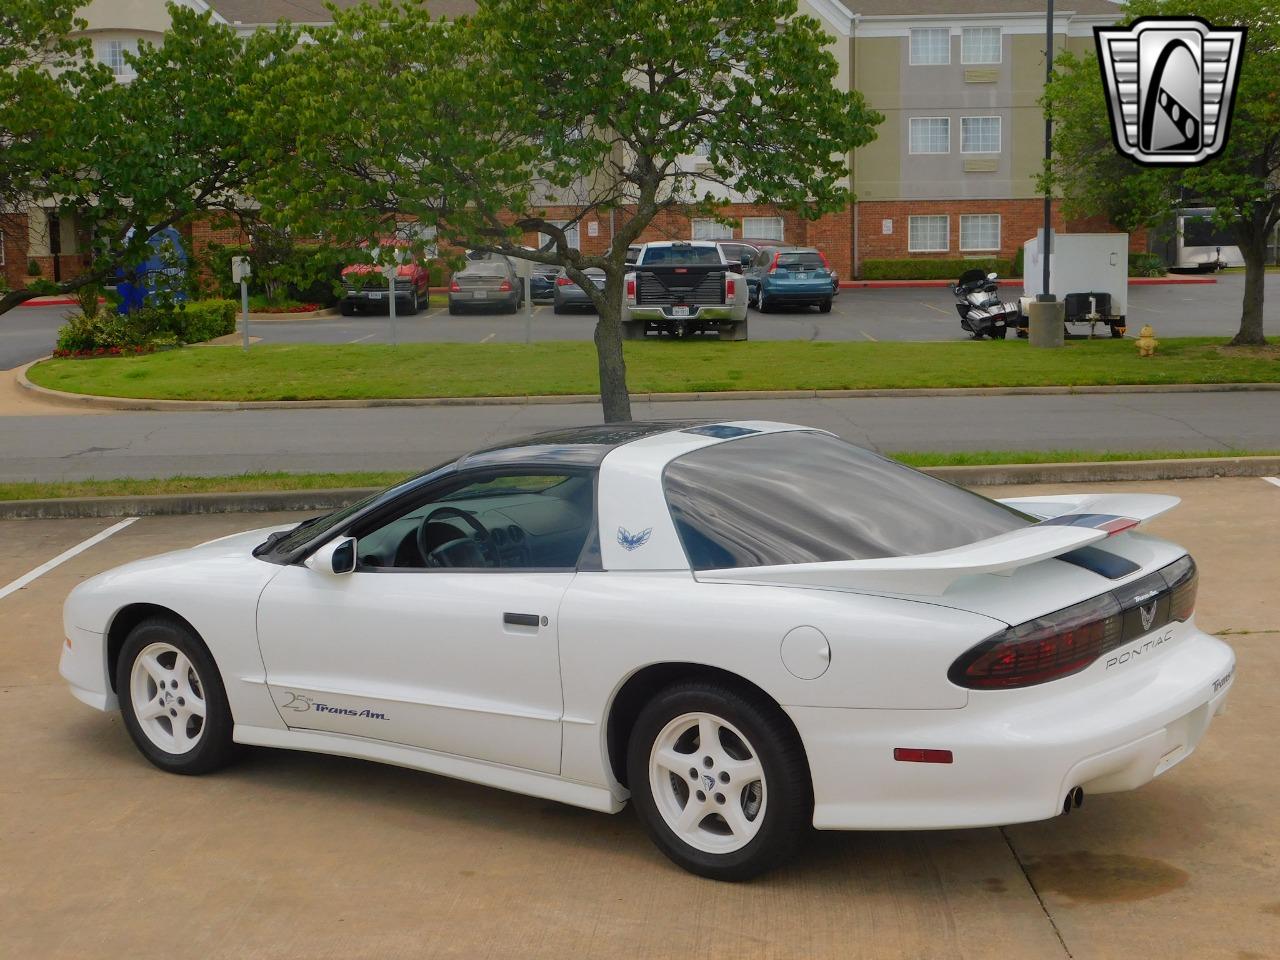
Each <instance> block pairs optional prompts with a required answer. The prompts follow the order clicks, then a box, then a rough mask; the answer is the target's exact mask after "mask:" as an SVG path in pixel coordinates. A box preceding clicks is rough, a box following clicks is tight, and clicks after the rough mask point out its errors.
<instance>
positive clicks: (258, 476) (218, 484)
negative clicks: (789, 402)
mask: <svg viewBox="0 0 1280 960" xmlns="http://www.w3.org/2000/svg"><path fill="white" fill-rule="evenodd" d="M888 456H890V457H893V458H894V459H895V460H900V461H902V462H903V463H906V464H909V465H910V466H913V467H971V466H996V465H1003V464H1010V463H1097V462H1113V461H1120V460H1183V459H1195V460H1199V459H1203V458H1206V457H1264V456H1265V457H1276V456H1280V450H1105V451H1104V450H973V451H965V452H938V451H923V452H922V451H918V450H913V451H906V452H899V453H890V454H888ZM423 466H424V468H425V467H427V466H429V464H424V465H423ZM409 476H411V474H407V473H405V472H404V471H401V470H382V471H376V470H375V471H361V472H356V473H284V472H274V473H269V472H263V473H240V474H234V475H231V476H222V477H186V476H178V477H167V478H163V479H156V480H132V479H123V480H57V481H51V482H31V483H0V501H4V500H59V499H70V498H84V497H142V496H157V495H165V494H168V495H188V494H193V493H274V492H277V491H282V490H346V489H361V488H381V487H389V486H391V485H392V484H393V483H398V482H399V481H401V480H404V479H406V478H407V477H409Z"/></svg>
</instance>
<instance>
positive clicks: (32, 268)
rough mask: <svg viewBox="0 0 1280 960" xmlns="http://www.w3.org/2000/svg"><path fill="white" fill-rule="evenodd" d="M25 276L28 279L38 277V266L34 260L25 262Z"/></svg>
mask: <svg viewBox="0 0 1280 960" xmlns="http://www.w3.org/2000/svg"><path fill="white" fill-rule="evenodd" d="M27 276H28V277H38V276H40V264H38V263H36V262H35V261H34V260H28V261H27Z"/></svg>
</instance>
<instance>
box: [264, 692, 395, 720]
mask: <svg viewBox="0 0 1280 960" xmlns="http://www.w3.org/2000/svg"><path fill="white" fill-rule="evenodd" d="M289 697H290V700H289V702H288V703H282V704H280V709H281V710H293V711H295V712H297V713H306V712H307V711H309V710H313V711H315V712H316V713H336V714H338V715H339V716H343V717H362V718H364V719H366V720H386V719H387V715H386V714H385V713H379V712H378V711H376V710H370V709H369V708H368V707H366V708H364V709H363V710H353V709H351V708H350V707H333V706H330V705H329V704H327V703H321V702H319V701H317V700H314V699H312V698H311V697H304V696H303V695H302V694H300V693H293V692H290V693H289Z"/></svg>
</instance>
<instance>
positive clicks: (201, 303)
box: [167, 300, 236, 343]
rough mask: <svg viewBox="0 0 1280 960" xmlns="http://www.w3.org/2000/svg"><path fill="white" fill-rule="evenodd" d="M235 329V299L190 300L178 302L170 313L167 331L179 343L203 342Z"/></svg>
mask: <svg viewBox="0 0 1280 960" xmlns="http://www.w3.org/2000/svg"><path fill="white" fill-rule="evenodd" d="M235 329H236V304H235V301H233V300H191V301H188V302H187V303H184V304H179V305H178V307H177V309H175V310H174V311H173V312H172V313H171V314H170V317H169V325H168V331H167V332H168V333H170V334H172V335H173V336H174V337H175V338H176V339H177V341H178V342H179V343H203V342H204V341H205V340H212V339H214V338H215V337H222V336H226V335H227V334H228V333H234V332H235Z"/></svg>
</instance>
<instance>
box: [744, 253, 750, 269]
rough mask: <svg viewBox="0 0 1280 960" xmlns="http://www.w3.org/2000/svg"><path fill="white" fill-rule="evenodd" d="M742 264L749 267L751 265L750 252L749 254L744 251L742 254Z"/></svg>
mask: <svg viewBox="0 0 1280 960" xmlns="http://www.w3.org/2000/svg"><path fill="white" fill-rule="evenodd" d="M742 265H743V266H744V267H749V266H751V254H749V253H744V254H743V255H742Z"/></svg>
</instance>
